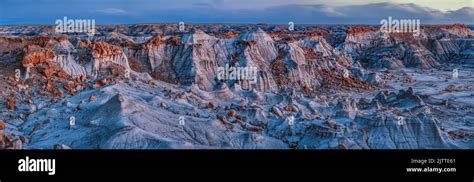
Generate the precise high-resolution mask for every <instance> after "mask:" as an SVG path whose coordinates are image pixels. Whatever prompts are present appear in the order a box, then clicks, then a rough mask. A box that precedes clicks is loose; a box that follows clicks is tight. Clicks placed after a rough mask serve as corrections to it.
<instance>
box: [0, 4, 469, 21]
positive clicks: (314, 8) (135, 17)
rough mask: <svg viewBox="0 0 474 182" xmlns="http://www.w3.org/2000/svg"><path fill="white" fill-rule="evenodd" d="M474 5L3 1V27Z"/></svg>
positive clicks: (430, 17) (412, 11)
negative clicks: (65, 21)
mask: <svg viewBox="0 0 474 182" xmlns="http://www.w3.org/2000/svg"><path fill="white" fill-rule="evenodd" d="M473 4H474V0H417V1H414V0H365V1H362V0H331V1H321V0H0V25H14V24H54V23H55V21H56V20H57V19H62V18H63V17H64V16H67V17H68V18H71V19H95V21H96V24H136V23H164V22H180V21H183V22H193V23H273V24H280V23H281V24H287V23H288V22H289V21H293V22H295V23H297V24H298V23H302V24H303V23H304V24H379V23H380V20H381V19H386V18H387V17H389V16H391V17H393V18H397V19H420V21H421V23H422V24H441V23H443V24H444V23H465V24H474V5H473Z"/></svg>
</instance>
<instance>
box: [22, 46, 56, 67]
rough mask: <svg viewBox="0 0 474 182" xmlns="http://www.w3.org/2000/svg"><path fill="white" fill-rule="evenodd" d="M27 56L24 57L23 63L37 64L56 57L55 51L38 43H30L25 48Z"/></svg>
mask: <svg viewBox="0 0 474 182" xmlns="http://www.w3.org/2000/svg"><path fill="white" fill-rule="evenodd" d="M23 51H24V54H25V56H24V57H23V60H22V64H23V65H36V64H40V63H45V62H48V61H49V60H51V59H52V58H53V57H54V53H53V51H51V50H50V49H46V48H42V47H40V46H38V45H28V46H27V47H25V48H24V49H23Z"/></svg>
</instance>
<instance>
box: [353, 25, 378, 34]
mask: <svg viewBox="0 0 474 182" xmlns="http://www.w3.org/2000/svg"><path fill="white" fill-rule="evenodd" d="M374 31H377V29H376V28H371V27H367V26H354V27H349V28H348V29H347V31H346V32H347V34H350V35H361V34H364V33H367V32H374Z"/></svg>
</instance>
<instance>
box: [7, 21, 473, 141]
mask: <svg viewBox="0 0 474 182" xmlns="http://www.w3.org/2000/svg"><path fill="white" fill-rule="evenodd" d="M96 29H97V30H96V34H95V35H94V36H87V35H85V34H58V33H55V32H54V26H26V25H25V26H0V85H1V88H0V149H302V150H304V149H338V150H339V149H472V148H474V110H473V108H474V39H473V38H474V33H473V32H472V27H469V26H466V25H460V24H453V25H424V26H422V27H421V34H420V35H419V36H413V35H412V34H407V33H383V32H381V31H379V28H378V27H377V26H368V25H296V26H295V30H294V31H288V29H287V26H286V25H267V24H253V25H243V24H234V25H233V24H230V25H227V24H189V25H186V29H185V30H184V31H179V29H178V25H175V24H140V25H107V26H105V25H100V26H96ZM225 65H230V66H233V67H255V68H257V70H258V72H257V74H256V75H255V79H256V82H252V81H251V80H248V79H247V80H246V79H240V80H238V79H227V80H220V79H217V77H218V76H217V75H218V68H219V67H224V66H225ZM454 73H456V74H454Z"/></svg>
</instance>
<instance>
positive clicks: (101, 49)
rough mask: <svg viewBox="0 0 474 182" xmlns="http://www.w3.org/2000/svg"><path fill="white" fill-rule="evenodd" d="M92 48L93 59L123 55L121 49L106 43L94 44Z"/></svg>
mask: <svg viewBox="0 0 474 182" xmlns="http://www.w3.org/2000/svg"><path fill="white" fill-rule="evenodd" d="M92 46H93V49H92V56H93V57H94V58H103V57H109V56H114V55H120V54H122V53H123V51H122V48H120V47H118V46H114V45H110V44H108V43H106V42H94V43H93V44H92Z"/></svg>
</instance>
